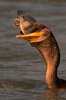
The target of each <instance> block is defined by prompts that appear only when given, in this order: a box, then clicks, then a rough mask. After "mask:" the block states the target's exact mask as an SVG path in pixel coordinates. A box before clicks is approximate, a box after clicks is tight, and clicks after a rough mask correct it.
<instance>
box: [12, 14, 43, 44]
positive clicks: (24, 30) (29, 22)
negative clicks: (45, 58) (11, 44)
mask: <svg viewBox="0 0 66 100" xmlns="http://www.w3.org/2000/svg"><path fill="white" fill-rule="evenodd" d="M13 25H14V26H15V27H18V28H19V29H20V31H21V32H20V33H21V34H19V35H17V36H16V38H20V39H25V40H27V41H29V42H30V43H36V42H40V41H42V40H43V32H42V31H41V30H40V25H39V26H38V27H37V25H38V24H37V23H36V20H35V19H34V18H33V17H31V16H29V15H26V16H22V17H21V16H20V17H18V18H15V20H14V24H13Z"/></svg>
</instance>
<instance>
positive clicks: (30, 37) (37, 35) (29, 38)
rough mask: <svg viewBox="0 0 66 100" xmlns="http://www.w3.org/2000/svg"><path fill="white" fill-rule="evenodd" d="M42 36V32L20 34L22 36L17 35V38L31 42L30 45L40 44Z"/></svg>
mask: <svg viewBox="0 0 66 100" xmlns="http://www.w3.org/2000/svg"><path fill="white" fill-rule="evenodd" d="M41 35H42V32H38V31H37V32H34V33H30V34H20V35H17V36H16V38H20V39H25V40H27V41H29V42H30V43H33V42H38V40H39V38H40V37H41Z"/></svg>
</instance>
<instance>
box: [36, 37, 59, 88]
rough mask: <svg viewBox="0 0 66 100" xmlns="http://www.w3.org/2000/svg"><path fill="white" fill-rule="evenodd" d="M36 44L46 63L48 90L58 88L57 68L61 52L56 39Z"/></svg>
mask: <svg viewBox="0 0 66 100" xmlns="http://www.w3.org/2000/svg"><path fill="white" fill-rule="evenodd" d="M52 38H53V39H51V41H50V39H49V40H45V41H43V42H40V43H35V44H34V46H35V47H36V48H37V49H38V50H39V52H40V53H41V55H42V56H43V58H44V61H45V63H46V85H47V88H57V87H58V86H59V85H58V84H59V82H58V77H57V68H58V65H59V61H60V51H59V47H58V44H57V42H56V40H55V38H54V36H53V37H52Z"/></svg>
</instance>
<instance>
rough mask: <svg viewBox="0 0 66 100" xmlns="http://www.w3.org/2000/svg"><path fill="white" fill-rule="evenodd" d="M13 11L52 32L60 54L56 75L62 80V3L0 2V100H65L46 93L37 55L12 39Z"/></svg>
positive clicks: (65, 47)
mask: <svg viewBox="0 0 66 100" xmlns="http://www.w3.org/2000/svg"><path fill="white" fill-rule="evenodd" d="M17 10H24V11H25V13H28V14H29V15H31V16H33V17H34V18H35V19H36V20H37V22H38V23H41V24H44V25H46V26H48V27H49V28H50V29H51V30H52V31H53V34H54V36H55V38H56V40H57V42H58V44H59V47H60V51H61V60H60V66H59V69H58V75H59V77H61V78H64V79H66V0H0V100H4V99H5V100H9V99H10V100H49V99H50V100H60V99H61V100H64V99H66V93H65V92H63V93H58V92H57V91H56V92H55V91H47V90H46V86H45V73H46V66H45V63H44V61H43V59H42V57H41V55H40V53H39V52H38V51H37V50H36V49H35V48H33V47H31V45H30V44H29V43H28V42H26V41H25V40H20V39H16V37H15V36H16V35H17V34H19V30H18V29H15V28H14V27H13V25H12V24H13V20H14V18H15V17H17V16H18V15H17ZM48 98H49V99H48Z"/></svg>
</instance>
